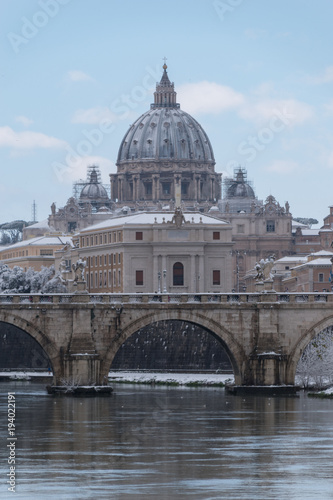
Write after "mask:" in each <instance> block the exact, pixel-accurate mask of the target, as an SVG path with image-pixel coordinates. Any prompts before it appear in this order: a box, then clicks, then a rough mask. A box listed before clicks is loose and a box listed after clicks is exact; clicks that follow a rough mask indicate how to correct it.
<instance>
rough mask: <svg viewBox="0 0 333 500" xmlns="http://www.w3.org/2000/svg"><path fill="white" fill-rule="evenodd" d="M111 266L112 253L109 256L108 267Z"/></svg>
mask: <svg viewBox="0 0 333 500" xmlns="http://www.w3.org/2000/svg"><path fill="white" fill-rule="evenodd" d="M111 264H112V253H110V254H109V265H110V266H111Z"/></svg>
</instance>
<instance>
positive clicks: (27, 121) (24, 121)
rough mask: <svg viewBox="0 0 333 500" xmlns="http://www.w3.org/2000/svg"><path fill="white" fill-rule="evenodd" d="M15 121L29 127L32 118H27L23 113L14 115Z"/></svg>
mask: <svg viewBox="0 0 333 500" xmlns="http://www.w3.org/2000/svg"><path fill="white" fill-rule="evenodd" d="M15 121H17V122H18V123H21V124H22V125H24V126H25V127H29V126H30V125H32V124H33V122H34V121H33V120H30V118H27V117H26V116H23V115H20V116H16V117H15Z"/></svg>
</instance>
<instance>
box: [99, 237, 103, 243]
mask: <svg viewBox="0 0 333 500" xmlns="http://www.w3.org/2000/svg"><path fill="white" fill-rule="evenodd" d="M102 243H103V235H102V234H100V235H99V244H100V245H101V244H102Z"/></svg>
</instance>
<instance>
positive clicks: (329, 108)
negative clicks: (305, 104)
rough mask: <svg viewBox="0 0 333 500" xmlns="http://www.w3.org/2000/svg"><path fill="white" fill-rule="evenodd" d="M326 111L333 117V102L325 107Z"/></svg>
mask: <svg viewBox="0 0 333 500" xmlns="http://www.w3.org/2000/svg"><path fill="white" fill-rule="evenodd" d="M324 109H325V111H326V112H327V113H328V114H330V115H333V100H332V101H330V102H329V103H327V104H326V105H325V106H324Z"/></svg>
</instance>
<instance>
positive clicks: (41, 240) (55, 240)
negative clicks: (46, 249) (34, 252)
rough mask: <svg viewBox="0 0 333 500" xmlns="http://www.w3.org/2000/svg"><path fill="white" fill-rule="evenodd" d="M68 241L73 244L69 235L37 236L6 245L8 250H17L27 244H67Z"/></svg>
mask: <svg viewBox="0 0 333 500" xmlns="http://www.w3.org/2000/svg"><path fill="white" fill-rule="evenodd" d="M66 243H70V244H71V238H70V237H68V236H65V237H63V236H52V235H50V236H38V237H36V238H31V239H29V240H22V241H19V242H18V243H15V244H14V245H9V246H6V247H5V248H4V249H6V250H15V249H16V248H21V247H27V246H46V245H53V246H55V245H66Z"/></svg>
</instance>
